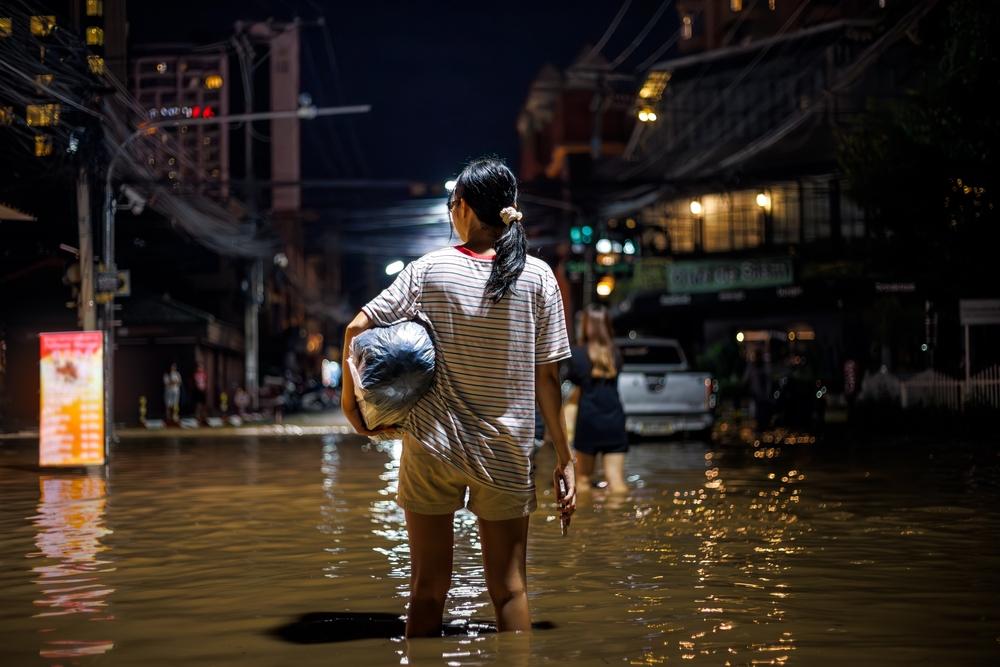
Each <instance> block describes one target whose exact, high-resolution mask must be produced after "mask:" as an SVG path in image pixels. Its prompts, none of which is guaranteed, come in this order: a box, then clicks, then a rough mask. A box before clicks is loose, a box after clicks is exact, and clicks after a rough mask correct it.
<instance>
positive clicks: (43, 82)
mask: <svg viewBox="0 0 1000 667" xmlns="http://www.w3.org/2000/svg"><path fill="white" fill-rule="evenodd" d="M52 80H53V76H52V75H51V74H37V75H35V85H37V86H38V92H39V94H41V93H44V92H45V88H46V87H48V86H51V85H52Z"/></svg>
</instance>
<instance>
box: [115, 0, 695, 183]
mask: <svg viewBox="0 0 1000 667" xmlns="http://www.w3.org/2000/svg"><path fill="white" fill-rule="evenodd" d="M658 5H659V3H658V2H654V1H652V0H646V1H645V2H643V1H637V2H633V3H632V7H630V9H629V12H628V13H627V14H626V17H625V20H623V21H622V23H621V26H620V27H619V29H618V30H617V31H616V33H615V35H614V38H613V39H612V40H611V41H610V42H609V44H608V47H607V48H606V49H605V54H606V55H608V56H610V57H612V58H613V57H614V56H616V55H617V54H618V53H619V52H620V51H621V50H622V49H624V48H625V47H626V46H627V45H628V44H629V42H631V41H632V39H633V38H634V37H635V36H636V34H637V33H638V32H639V31H640V30H641V29H642V27H643V26H644V25H645V23H646V22H647V21H648V20H649V18H650V17H651V16H652V15H653V13H654V11H655V9H656V7H657V6H658ZM619 7H620V4H619V3H618V2H610V1H604V2H597V1H595V2H578V1H574V0H533V1H531V0H529V1H525V0H515V1H509V2H504V3H483V2H451V1H448V2H391V1H379V0H368V1H365V2H351V3H345V2H330V1H325V2H324V1H320V0H300V1H291V2H266V1H263V0H256V1H246V0H243V1H235V0H211V1H208V0H200V1H194V2H192V1H190V0H175V1H173V2H157V3H153V2H145V1H143V2H137V1H134V0H133V2H130V3H129V22H130V38H131V42H132V44H133V45H138V44H148V43H163V42H192V43H196V44H206V43H211V42H216V41H219V40H220V39H225V38H226V37H228V36H229V35H231V34H232V26H233V23H234V21H236V20H238V19H244V20H261V19H265V18H267V17H274V18H275V19H277V20H288V19H291V18H293V17H294V16H296V15H297V16H299V17H300V18H302V19H303V20H306V21H308V20H312V19H315V18H317V17H318V16H320V15H322V14H325V16H326V19H327V22H328V24H329V30H330V37H331V38H332V43H333V46H334V48H335V52H336V57H337V60H338V64H339V69H340V73H341V76H342V81H343V89H344V91H345V95H344V97H343V99H338V97H337V95H336V94H335V92H334V86H333V84H332V75H331V73H330V67H329V60H328V56H327V50H326V48H325V42H324V35H323V29H322V28H308V29H306V30H305V31H304V33H303V36H304V47H303V81H302V88H303V90H304V91H307V92H309V93H310V94H311V95H312V96H313V99H314V102H315V103H316V104H317V105H329V104H337V103H370V104H372V105H373V107H374V110H373V111H372V113H370V114H368V115H367V116H364V117H358V118H357V119H356V120H355V121H354V122H353V123H352V125H353V129H354V132H355V133H356V135H357V141H358V144H359V146H360V148H361V151H362V153H363V161H364V163H365V166H364V167H363V166H362V165H361V164H359V161H358V160H357V159H356V158H348V159H347V160H345V159H342V158H341V156H339V155H333V154H331V151H333V150H334V149H333V144H332V142H331V140H330V133H329V128H323V127H321V126H320V125H319V123H321V122H328V123H340V121H333V120H328V121H312V122H310V123H305V124H304V130H303V143H304V149H303V163H304V174H303V175H304V176H305V177H311V178H331V177H356V176H369V177H372V178H385V179H390V178H392V179H396V178H399V179H408V180H423V181H428V182H440V181H443V180H444V179H446V178H447V177H449V176H451V175H452V174H454V173H455V172H456V171H457V170H458V169H459V168H460V166H461V164H462V163H463V162H464V161H466V160H468V159H470V158H473V157H477V156H479V155H483V154H497V155H500V156H501V157H504V158H506V159H507V160H508V162H510V163H511V164H516V162H517V157H518V144H517V132H516V129H515V123H516V121H517V114H518V111H519V110H520V108H521V106H522V104H523V103H524V100H525V97H526V95H527V92H528V88H529V86H530V84H531V81H532V80H533V79H534V77H535V76H536V74H537V73H538V71H539V70H540V69H541V67H542V66H543V65H544V64H545V63H553V64H555V65H557V66H559V67H565V66H566V65H568V64H569V63H570V62H572V61H573V60H574V59H575V58H576V57H577V55H579V54H580V53H581V52H582V50H583V48H584V47H585V46H586V45H588V44H593V43H595V42H597V41H598V40H599V39H600V37H601V35H602V34H603V33H604V31H605V28H606V27H607V25H608V24H609V23H610V22H611V20H612V19H613V17H614V15H615V13H616V12H617V11H618V9H619ZM672 14H673V12H670V11H668V12H667V14H666V15H665V18H664V19H663V20H662V21H660V22H659V23H658V24H657V26H656V28H655V29H654V30H653V31H652V32H651V33H650V35H649V37H648V38H647V39H646V40H644V42H643V44H642V47H641V48H639V49H637V51H636V53H635V55H634V57H633V58H631V59H630V60H629V61H627V62H626V65H625V68H626V71H627V67H628V65H629V64H631V63H635V62H638V61H641V60H642V59H643V58H645V56H646V55H648V54H649V53H650V52H652V51H653V50H655V49H656V47H657V46H659V45H660V44H661V43H663V42H665V41H666V40H667V39H669V37H670V35H671V34H672V33H673V31H674V30H675V26H676V18H675V17H674V16H672ZM231 83H232V84H234V85H238V83H237V79H236V78H235V77H231ZM338 127H342V126H341V125H338ZM342 131H343V130H342ZM340 136H341V140H342V141H344V142H345V143H347V142H348V141H349V138H348V137H347V136H346V135H345V134H341V135H340ZM321 151H325V152H326V153H327V154H326V155H325V156H324V155H321V154H320V152H321Z"/></svg>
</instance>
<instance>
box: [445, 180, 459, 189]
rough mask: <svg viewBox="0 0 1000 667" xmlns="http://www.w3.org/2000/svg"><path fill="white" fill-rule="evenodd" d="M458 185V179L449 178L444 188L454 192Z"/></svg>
mask: <svg viewBox="0 0 1000 667" xmlns="http://www.w3.org/2000/svg"><path fill="white" fill-rule="evenodd" d="M456 185H458V181H456V180H455V179H453V178H449V179H448V180H447V181H445V182H444V189H445V190H447V191H448V192H452V191H453V190H454V189H455V186H456Z"/></svg>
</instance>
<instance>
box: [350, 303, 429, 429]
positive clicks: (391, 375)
mask: <svg viewBox="0 0 1000 667" xmlns="http://www.w3.org/2000/svg"><path fill="white" fill-rule="evenodd" d="M348 362H349V365H350V367H351V368H350V372H351V373H352V374H353V377H354V393H355V396H356V397H357V399H358V405H359V407H360V408H361V416H362V417H363V418H364V420H365V425H366V426H367V427H368V428H370V429H374V428H377V427H379V426H388V425H392V424H401V423H402V422H403V420H404V419H405V418H406V415H407V414H408V413H409V412H410V409H412V408H413V405H414V404H415V403H416V402H417V401H418V400H420V397H421V396H423V395H424V394H425V393H426V392H427V390H428V389H430V387H431V384H432V383H433V381H434V342H433V341H432V340H431V337H430V334H429V333H428V332H427V329H426V328H425V327H424V326H423V325H422V324H420V323H419V322H413V321H408V322H401V323H399V324H394V325H392V326H389V327H376V328H374V329H368V330H367V331H365V332H364V333H362V334H360V335H358V336H357V337H355V338H354V340H353V341H352V342H351V354H350V357H349V358H348ZM396 435H397V437H398V434H396Z"/></svg>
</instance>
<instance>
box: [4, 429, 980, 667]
mask: <svg viewBox="0 0 1000 667" xmlns="http://www.w3.org/2000/svg"><path fill="white" fill-rule="evenodd" d="M757 451H758V452H760V453H759V454H758V455H757V456H754V455H753V452H754V450H747V449H743V448H732V447H731V448H726V447H721V446H714V445H710V444H703V443H679V442H671V443H659V444H656V443H645V444H642V445H639V446H637V447H633V449H632V450H631V451H630V453H629V458H628V464H627V472H628V474H629V476H630V481H631V483H632V485H633V490H632V493H631V494H630V495H629V496H628V497H627V498H608V497H604V496H603V495H602V493H601V492H598V491H595V492H593V493H591V494H590V496H589V499H588V498H584V499H582V500H581V503H580V509H579V511H578V512H577V515H576V516H575V517H574V520H573V524H572V526H571V528H570V534H569V536H567V537H565V538H563V537H560V535H559V528H558V522H557V521H553V519H554V515H553V513H552V508H551V502H552V497H551V494H550V493H549V492H548V491H547V490H546V491H545V492H544V494H540V496H539V501H540V508H539V510H538V512H536V514H534V515H533V518H532V525H531V542H530V545H529V564H528V567H529V577H530V586H531V590H530V597H531V603H532V611H533V617H534V619H535V620H536V621H551V622H552V623H554V624H555V626H556V627H555V628H554V629H548V630H538V631H535V632H533V633H531V634H528V635H512V634H505V635H495V634H482V635H479V636H458V637H447V638H442V639H429V640H420V641H415V642H409V643H407V642H404V641H402V640H399V639H362V640H357V641H349V642H343V643H316V644H297V643H290V642H288V641H284V640H282V639H281V638H279V637H276V636H275V635H273V634H272V633H271V631H272V630H273V629H274V628H276V627H278V626H281V625H282V624H287V623H289V622H290V621H293V620H294V619H296V618H297V617H299V616H301V615H302V614H306V613H311V612H373V611H374V612H392V613H402V612H403V609H404V604H405V600H406V595H407V587H408V576H409V573H408V559H407V544H406V540H405V532H404V526H403V515H402V512H401V511H400V510H399V509H398V508H397V507H396V505H395V503H394V502H393V494H394V490H395V486H396V478H397V472H398V453H399V452H398V448H396V447H393V446H391V445H383V446H380V447H376V446H372V445H368V444H366V443H365V442H363V441H361V440H359V439H356V438H340V437H335V436H328V437H324V438H319V437H314V438H312V437H300V438H287V439H260V440H256V439H245V440H239V439H222V440H179V441H170V440H151V441H148V442H138V441H129V442H125V443H122V444H121V445H119V446H118V447H117V448H116V449H115V450H114V452H113V455H114V456H113V463H112V465H111V466H110V469H109V470H108V471H107V472H106V473H104V472H100V473H97V472H95V473H91V474H89V475H88V474H87V473H85V472H69V471H68V472H58V471H57V472H47V471H39V470H37V469H35V468H34V467H33V464H34V456H35V450H34V448H33V446H32V445H31V444H30V443H10V442H8V443H0V591H2V593H0V596H2V597H0V664H3V665H17V666H21V665H334V664H343V665H361V666H364V665H389V664H418V663H419V664H447V665H452V666H458V665H491V664H503V665H508V664H512V665H542V664H553V665H590V664H595V665H600V664H630V665H636V664H660V663H667V664H678V663H680V664H686V663H687V662H690V663H693V664H706V665H723V664H731V665H750V664H774V665H792V664H800V665H847V664H864V665H914V664H935V665H976V664H981V665H987V664H991V665H992V664H1000V595H998V593H1000V586H998V584H1000V538H998V536H1000V531H998V527H1000V519H998V513H997V507H998V502H1000V457H998V450H997V449H996V448H995V447H984V446H975V447H974V446H972V445H966V444H961V443H958V444H956V443H949V444H940V445H936V446H921V447H910V446H902V445H896V446H882V447H879V448H877V449H876V450H874V451H873V450H872V448H871V447H870V446H861V445H855V446H853V447H850V446H847V445H839V446H838V445H835V444H831V443H825V444H822V445H821V444H815V445H804V446H803V445H794V446H783V447H778V448H774V449H772V450H770V451H766V450H765V449H763V448H762V449H759V450H757ZM551 465H552V457H551V453H550V452H548V451H543V452H542V455H541V456H540V459H539V468H540V473H539V474H540V480H543V479H545V478H547V476H548V474H549V470H551ZM446 617H447V618H449V619H459V620H460V619H483V620H489V619H491V618H492V609H491V607H490V604H489V600H488V598H487V596H486V592H485V587H484V582H483V572H482V567H481V564H480V560H479V555H478V542H477V530H476V524H475V521H474V518H473V517H472V515H470V514H467V513H465V512H464V511H463V512H460V513H459V514H458V515H457V516H456V558H455V574H454V580H453V590H452V593H451V597H450V599H449V601H448V605H447V610H446Z"/></svg>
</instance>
